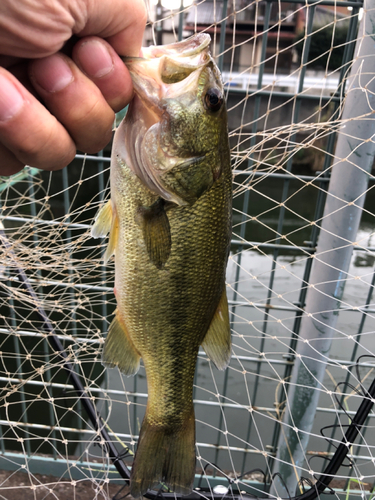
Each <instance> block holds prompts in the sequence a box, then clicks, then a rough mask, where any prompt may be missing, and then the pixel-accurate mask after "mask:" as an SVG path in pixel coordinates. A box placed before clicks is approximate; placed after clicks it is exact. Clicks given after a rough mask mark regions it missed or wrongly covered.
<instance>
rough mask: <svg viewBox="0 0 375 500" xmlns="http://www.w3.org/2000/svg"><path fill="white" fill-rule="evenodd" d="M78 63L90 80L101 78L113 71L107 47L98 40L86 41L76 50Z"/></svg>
mask: <svg viewBox="0 0 375 500" xmlns="http://www.w3.org/2000/svg"><path fill="white" fill-rule="evenodd" d="M77 56H78V59H79V63H80V65H81V67H82V69H83V71H84V72H85V73H86V74H87V75H88V76H89V77H91V78H101V77H103V76H105V75H108V73H110V72H111V71H112V69H113V61H112V57H111V55H110V53H109V52H108V50H107V47H106V46H105V45H104V44H103V43H101V42H100V41H99V40H88V41H87V42H84V43H83V44H82V45H81V46H80V47H79V49H78V53H77Z"/></svg>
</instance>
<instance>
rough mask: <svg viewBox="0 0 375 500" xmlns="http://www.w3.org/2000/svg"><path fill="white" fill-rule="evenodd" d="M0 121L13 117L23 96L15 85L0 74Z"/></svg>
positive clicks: (21, 103) (19, 106)
mask: <svg viewBox="0 0 375 500" xmlns="http://www.w3.org/2000/svg"><path fill="white" fill-rule="evenodd" d="M0 89H1V92H0V121H2V122H5V121H8V120H10V119H11V118H13V116H15V115H16V114H17V113H18V112H19V111H20V109H21V108H22V106H23V104H24V100H23V97H22V95H21V93H20V92H19V91H18V89H17V88H16V86H15V85H14V84H13V83H12V82H11V81H9V80H8V79H7V78H6V77H5V76H4V75H0Z"/></svg>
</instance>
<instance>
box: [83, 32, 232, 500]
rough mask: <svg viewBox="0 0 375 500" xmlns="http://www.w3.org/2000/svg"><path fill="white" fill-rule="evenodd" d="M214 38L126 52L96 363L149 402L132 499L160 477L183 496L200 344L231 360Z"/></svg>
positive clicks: (102, 216) (218, 361) (191, 462)
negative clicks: (111, 271) (142, 374)
mask: <svg viewBox="0 0 375 500" xmlns="http://www.w3.org/2000/svg"><path fill="white" fill-rule="evenodd" d="M209 43H210V37H209V35H206V34H199V35H196V36H193V37H191V38H189V39H187V40H185V41H182V42H179V43H175V44H171V45H166V46H156V47H155V46H154V47H149V48H146V49H143V54H142V57H140V58H128V59H127V60H126V64H127V67H128V68H129V70H130V73H131V75H132V79H133V83H134V89H135V96H134V99H133V100H132V102H131V104H130V106H129V110H128V113H127V115H126V117H125V119H124V121H123V122H122V123H121V125H120V126H119V128H118V129H117V131H116V135H115V139H114V146H113V153H112V162H111V200H110V201H109V202H108V203H107V204H106V205H105V206H104V207H103V208H102V209H101V211H100V212H99V214H98V216H97V219H96V222H95V225H94V227H93V229H92V235H93V237H103V236H105V235H106V234H107V233H108V232H109V231H110V237H109V243H108V247H107V251H106V254H105V260H108V259H109V258H110V256H111V255H112V254H113V253H114V254H115V294H116V300H117V310H116V315H115V318H114V320H113V321H112V323H111V325H110V328H109V331H108V336H107V338H106V341H105V345H104V350H103V362H104V364H105V365H106V366H108V367H115V366H117V367H118V368H119V369H120V370H121V371H122V372H123V373H124V374H126V375H134V374H135V373H136V372H137V371H138V369H139V364H140V358H142V359H143V363H144V367H145V371H146V376H147V385H148V401H147V407H146V413H145V417H144V420H143V423H142V427H141V431H140V436H139V442H138V448H137V452H136V456H135V460H134V463H133V467H132V473H131V490H130V491H131V494H132V496H133V497H135V498H139V497H140V496H141V495H142V494H144V493H145V492H146V491H147V489H150V488H155V487H156V486H157V485H158V484H159V483H160V482H163V483H165V484H166V485H167V486H168V487H169V488H170V489H171V490H172V491H174V492H176V493H180V494H184V495H185V494H188V493H190V491H191V489H192V485H193V480H194V473H195V418H194V408H193V397H192V395H193V378H194V371H195V365H196V361H197V355H198V348H199V346H200V345H202V347H203V349H204V350H205V352H206V353H207V355H208V357H209V358H210V359H211V360H212V361H213V362H214V364H215V365H216V367H217V368H219V369H220V370H222V369H224V368H226V366H227V365H228V363H229V360H230V354H231V339H230V328H229V316H228V304H227V297H226V290H225V269H226V264H227V259H228V251H229V244H230V236H231V198H232V177H231V167H230V153H229V145H228V131H227V112H226V106H225V100H224V91H223V85H222V81H221V76H220V73H219V71H218V68H217V66H216V64H215V62H214V61H213V59H212V57H211V55H210V53H209Z"/></svg>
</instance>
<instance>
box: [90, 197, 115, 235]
mask: <svg viewBox="0 0 375 500" xmlns="http://www.w3.org/2000/svg"><path fill="white" fill-rule="evenodd" d="M111 224H112V204H111V200H108V201H107V203H106V204H105V205H103V206H102V208H101V209H100V210H99V212H98V215H97V216H96V217H95V224H94V225H93V226H92V228H91V236H92V237H93V238H104V236H107V234H108V233H109V230H110V229H111Z"/></svg>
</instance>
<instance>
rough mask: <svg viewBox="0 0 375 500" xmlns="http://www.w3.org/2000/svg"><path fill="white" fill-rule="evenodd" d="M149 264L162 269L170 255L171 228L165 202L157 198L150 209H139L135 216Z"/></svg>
mask: <svg viewBox="0 0 375 500" xmlns="http://www.w3.org/2000/svg"><path fill="white" fill-rule="evenodd" d="M135 220H136V222H137V224H139V225H140V227H141V229H142V233H143V239H144V242H145V245H146V248H147V252H148V255H149V257H150V260H151V262H153V263H154V264H155V266H156V267H157V268H158V269H162V267H163V266H164V265H165V263H166V262H167V260H168V257H169V254H170V253H171V245H172V242H171V228H170V225H169V220H168V216H167V214H166V211H165V200H163V199H162V198H159V199H158V200H157V201H155V203H153V204H152V205H151V206H150V207H139V208H138V211H137V214H136V216H135Z"/></svg>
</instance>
